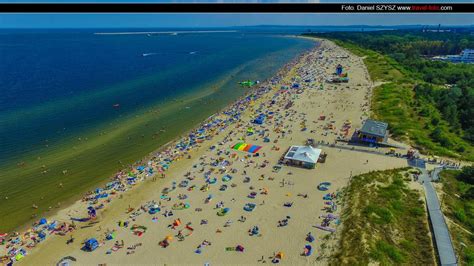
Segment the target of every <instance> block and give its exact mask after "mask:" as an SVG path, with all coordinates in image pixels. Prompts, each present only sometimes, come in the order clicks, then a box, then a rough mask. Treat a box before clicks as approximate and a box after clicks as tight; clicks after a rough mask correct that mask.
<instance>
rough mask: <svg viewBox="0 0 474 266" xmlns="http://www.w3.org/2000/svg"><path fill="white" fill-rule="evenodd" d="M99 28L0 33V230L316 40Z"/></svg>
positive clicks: (80, 186)
mask: <svg viewBox="0 0 474 266" xmlns="http://www.w3.org/2000/svg"><path fill="white" fill-rule="evenodd" d="M98 31H99V30H89V29H85V30H23V31H16V30H3V31H1V30H0V88H1V89H0V92H1V93H0V147H1V148H0V217H2V218H1V219H0V233H1V232H7V231H11V230H13V229H15V228H17V227H18V226H20V225H23V224H26V223H27V222H29V221H31V220H34V219H38V218H39V217H42V216H43V215H47V214H48V213H49V212H53V211H54V210H55V209H58V208H60V207H61V206H65V204H67V203H68V202H71V201H72V200H77V199H78V198H80V197H81V196H83V195H84V193H85V192H86V191H88V190H90V189H93V188H94V187H97V186H99V185H100V184H102V183H104V182H107V180H108V178H109V177H110V176H111V175H113V174H114V173H115V172H117V171H118V170H120V169H123V168H124V167H126V166H127V165H129V164H131V163H133V162H136V161H137V160H140V158H143V157H144V156H146V155H147V154H149V153H151V152H153V151H154V150H156V149H158V148H159V147H160V146H162V145H164V144H165V143H167V142H169V141H170V140H172V139H173V138H176V137H177V136H179V135H180V134H183V133H185V132H186V131H187V130H189V129H190V128H192V127H194V126H196V125H198V124H199V123H200V122H201V121H203V120H204V119H205V118H207V117H209V116H210V115H212V114H214V113H215V112H217V111H219V110H221V109H222V108H224V107H225V106H226V105H228V104H229V103H231V102H233V101H235V100H236V99H237V98H239V97H241V96H243V95H245V94H246V93H247V92H248V90H249V88H245V87H241V86H240V85H239V84H238V82H239V81H243V80H260V81H264V80H265V79H267V78H270V77H271V76H272V75H274V74H275V73H276V72H277V71H278V70H279V69H280V68H281V67H282V66H283V65H284V64H286V63H287V62H289V61H290V60H292V59H293V58H295V57H296V56H297V55H298V54H301V53H302V52H304V51H307V50H309V49H311V48H312V47H314V45H315V42H313V41H310V40H306V39H302V38H294V37H290V36H287V35H282V34H277V33H275V32H270V33H268V32H255V31H253V32H249V31H245V30H232V31H225V32H223V31H219V32H193V31H192V30H191V31H188V32H186V33H180V31H178V30H176V31H174V32H176V33H168V31H167V33H152V34H96V33H97V32H98ZM100 32H108V33H110V32H120V30H117V29H114V30H113V31H108V30H107V29H104V30H101V31H100ZM122 32H129V30H123V31H122ZM33 205H35V206H37V208H33Z"/></svg>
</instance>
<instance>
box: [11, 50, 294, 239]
mask: <svg viewBox="0 0 474 266" xmlns="http://www.w3.org/2000/svg"><path fill="white" fill-rule="evenodd" d="M295 51H297V50H295ZM269 56H272V54H270V55H269ZM283 58H284V57H283ZM293 59H294V58H293ZM293 59H292V60H293ZM278 60H280V59H278ZM252 62H253V61H252ZM280 62H284V61H283V60H280V61H279V64H280ZM252 64H254V63H252ZM279 64H278V65H279ZM245 66H247V64H245ZM239 69H240V67H239ZM249 69H250V68H249ZM266 69H267V68H262V70H266ZM232 71H234V70H232ZM235 71H241V70H235ZM246 71H247V70H246ZM247 72H248V71H247ZM232 73H234V72H231V74H232ZM245 73H246V72H244V74H245ZM262 73H263V72H262ZM274 74H275V72H273V71H272V72H271V74H269V76H271V75H274ZM267 77H268V76H267ZM218 82H221V80H220V79H219V80H218ZM226 82H227V81H226ZM229 84H230V83H229ZM206 85H209V84H206ZM226 86H227V85H226ZM209 88H210V87H209ZM210 90H211V91H212V90H213V88H210ZM246 90H247V89H245V91H243V89H242V92H239V94H240V93H245V95H246V94H248V93H249V92H246ZM186 95H187V94H186ZM216 97H217V96H216ZM227 98H229V99H230V98H231V97H230V96H229V97H226V99H227ZM206 99H207V98H206ZM209 99H210V98H209ZM213 99H214V98H213ZM241 99H242V97H239V98H237V99H234V100H232V101H230V102H229V103H228V104H225V106H224V107H223V108H221V106H222V104H221V103H217V106H218V108H219V109H217V108H211V106H210V105H208V106H205V107H204V108H203V111H202V112H201V111H198V112H199V115H197V116H196V117H197V118H196V119H192V120H194V121H191V120H190V119H183V120H186V123H185V127H186V128H189V130H186V131H184V133H181V132H179V133H181V135H180V136H183V134H184V135H185V134H187V133H188V132H189V131H191V130H193V128H196V127H199V126H200V125H201V124H202V123H203V121H205V120H202V117H204V116H205V114H206V113H213V114H216V111H215V110H218V112H217V113H219V112H221V111H222V110H223V109H226V108H227V107H228V106H230V105H232V104H233V103H234V102H235V101H238V100H241ZM225 102H227V100H226V101H225ZM193 103H195V104H193V106H192V108H193V109H194V108H198V107H199V101H196V102H193ZM177 105H179V109H180V110H181V109H183V108H184V106H185V105H186V103H177ZM212 105H214V103H212ZM177 108H178V107H177ZM185 113H186V111H180V114H183V115H185ZM171 114H172V113H170V112H168V113H167V114H165V116H166V118H165V120H167V121H169V120H170V119H169V117H171V116H172V115H171ZM141 117H143V119H142V118H139V119H140V121H142V122H143V123H142V122H139V123H141V124H144V123H145V122H146V121H145V120H150V119H146V117H150V118H151V117H152V115H149V116H148V115H146V117H145V116H143V114H141ZM153 117H154V115H153ZM151 119H153V121H155V120H156V119H155V118H151ZM160 119H161V118H160ZM160 119H158V120H156V121H161V120H160ZM206 119H209V117H206ZM188 120H190V121H188ZM122 121H123V120H122ZM150 121H151V120H150ZM114 124H116V123H115V122H114ZM167 124H169V123H167ZM140 127H142V126H140ZM154 127H155V128H158V126H154ZM143 128H144V126H143ZM130 129H133V127H129V126H125V128H124V127H123V126H120V128H119V129H117V130H119V131H120V132H118V131H117V130H115V129H114V131H113V132H110V133H109V132H107V136H108V137H105V138H106V139H105V141H107V142H109V140H110V139H111V138H115V136H116V135H117V136H118V135H119V134H120V136H118V137H119V138H120V139H121V138H122V137H121V136H122V135H123V136H124V137H126V135H128V134H129V133H128V132H132V131H131V130H130ZM181 130H182V129H178V128H177V129H176V130H175V129H172V130H167V132H166V133H161V134H162V135H160V137H158V138H157V139H158V141H159V139H160V138H162V139H163V142H165V141H166V140H168V139H169V140H168V141H166V142H165V143H163V144H161V145H157V146H155V148H154V149H153V151H150V150H151V149H150V148H152V147H150V146H149V145H148V144H149V143H151V141H148V139H147V141H146V142H144V143H145V144H147V146H146V147H147V148H146V149H147V151H146V152H144V153H142V154H145V156H142V155H140V156H138V157H135V158H136V159H138V160H136V161H133V162H132V163H131V164H132V165H133V164H136V163H137V162H140V160H142V161H143V160H144V158H149V157H150V156H153V154H154V153H156V152H157V149H156V147H158V149H163V147H164V146H167V145H169V144H170V143H172V142H173V141H175V140H176V139H177V137H175V135H174V133H175V132H178V131H181ZM125 131H126V132H125ZM124 132H125V133H124ZM116 133H117V134H116ZM97 134H99V132H97ZM137 134H138V133H137ZM89 135H90V134H89ZM92 135H94V136H95V134H92ZM92 135H91V136H92ZM86 136H87V135H86ZM137 137H139V136H138V135H137ZM147 137H148V135H147ZM150 137H151V136H150ZM170 137H173V138H171V139H170ZM96 139H97V138H95V139H92V137H91V139H90V140H89V141H88V142H81V143H83V144H78V145H79V147H80V148H79V151H78V152H74V151H73V150H70V151H71V155H69V154H66V155H67V156H69V157H68V159H67V161H72V160H73V159H74V158H76V157H79V156H81V154H87V153H82V150H83V149H90V147H92V146H93V147H92V148H94V147H96V148H97V149H98V148H99V145H100V143H99V142H102V140H103V138H102V137H100V139H97V140H96ZM91 140H92V141H91ZM73 141H74V139H73ZM122 142H125V141H122ZM135 142H137V141H135ZM153 142H154V141H153ZM110 143H111V142H110ZM138 143H141V142H140V141H138ZM72 145H76V144H74V143H72V144H71V145H69V144H67V146H64V145H60V146H56V147H53V148H54V149H60V148H61V149H62V147H63V146H64V147H66V148H70V147H69V146H72ZM108 145H109V144H108ZM96 148H94V149H95V150H96ZM113 149H115V148H113V146H112V147H111V148H109V147H107V150H110V151H112V150H113ZM138 149H139V148H134V150H138ZM115 150H117V149H115ZM149 151H150V152H149ZM68 153H69V152H68ZM34 158H36V157H34ZM49 158H51V156H50V157H48V158H46V157H45V158H42V161H44V162H46V161H48V163H46V164H47V165H48V166H53V168H58V167H56V163H55V162H54V165H53V163H51V162H49ZM58 158H59V156H58ZM61 158H62V157H61ZM127 158H131V157H130V156H127ZM135 158H134V159H135ZM79 160H82V159H79ZM55 161H56V160H55ZM78 162H79V161H78ZM109 162H112V160H108V161H107V165H108V166H107V168H111V169H112V168H113V170H112V171H110V172H109V175H103V176H104V177H105V176H107V178H101V180H103V181H101V182H98V183H96V185H90V186H89V184H92V183H93V182H95V181H90V182H89V181H87V180H86V181H87V184H86V183H84V184H85V185H84V186H83V187H86V186H87V187H88V188H87V189H86V190H83V191H81V192H80V193H77V194H74V195H73V196H74V199H71V197H70V198H68V199H66V200H65V199H64V198H61V200H56V201H48V202H46V201H44V202H45V203H43V201H41V200H39V197H40V196H41V194H38V196H37V197H36V196H35V197H36V198H37V199H34V200H31V201H32V203H35V204H37V205H39V206H40V209H41V208H42V209H44V212H43V214H41V215H46V216H51V215H54V213H57V212H58V211H59V210H60V209H63V208H64V206H69V205H71V204H73V203H74V202H75V201H76V200H80V199H81V198H82V196H83V195H84V191H90V189H94V188H95V187H99V186H102V185H103V184H105V183H106V182H108V180H110V177H113V176H114V174H115V173H116V171H117V169H118V167H120V165H119V164H117V167H115V165H113V166H110V165H112V164H111V163H109ZM114 162H115V161H113V162H112V163H114ZM32 163H34V166H33V165H32V167H29V168H31V169H29V168H28V169H27V171H29V172H32V171H34V170H33V168H36V167H37V165H38V164H39V165H41V163H39V161H38V162H37V161H35V160H33V161H32ZM50 164H51V165H50ZM124 164H125V165H129V162H128V161H124ZM81 165H84V163H82V162H81ZM38 167H39V166H38ZM120 168H121V167H120ZM129 168H130V167H127V168H126V169H129ZM64 169H66V168H64ZM56 170H57V169H55V170H54V171H55V172H54V175H58V176H59V175H61V174H56V172H57V171H56ZM61 170H62V168H61ZM12 171H13V170H12ZM78 171H79V170H78V167H75V169H73V171H71V170H70V169H69V175H71V173H72V174H73V175H74V176H77V172H78ZM90 172H91V171H89V173H90ZM25 175H26V174H25ZM60 178H63V177H62V176H61V177H60ZM65 179H68V178H65ZM95 180H97V179H95ZM59 182H60V181H57V182H56V184H57V183H59ZM64 184H65V188H66V187H67V183H64ZM71 184H72V183H71ZM2 194H3V193H2ZM66 194H67V193H66ZM70 194H71V193H69V194H68V195H70ZM5 196H7V195H5ZM22 197H23V196H22ZM23 198H25V197H23ZM46 198H48V197H46ZM10 201H11V202H14V201H12V199H10ZM58 201H59V202H61V206H60V207H59V208H56V203H57V202H58ZM2 202H4V203H6V204H7V203H9V202H8V201H6V200H5V201H4V200H2ZM25 202H28V200H26V201H25ZM10 204H11V203H10ZM30 204H31V203H30ZM14 205H15V204H11V206H14ZM30 206H31V205H27V207H28V209H30ZM48 206H52V209H51V210H50V211H47V208H48ZM7 209H8V208H7ZM22 209H23V210H25V211H21V212H22V214H23V213H26V214H28V213H29V214H28V216H29V215H30V214H32V213H38V211H36V210H34V209H32V210H31V211H29V210H27V209H26V207H25V208H22ZM15 213H20V211H18V212H15ZM38 218H40V214H39V213H38ZM33 219H37V218H33ZM30 221H31V220H30ZM11 222H14V219H13V221H11ZM11 224H12V223H10V224H9V225H11ZM28 226H30V222H29V221H28V222H26V223H25V224H20V225H19V226H17V227H15V229H14V230H16V231H17V230H19V229H20V230H21V229H25V228H28Z"/></svg>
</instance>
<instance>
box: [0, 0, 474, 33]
mask: <svg viewBox="0 0 474 266" xmlns="http://www.w3.org/2000/svg"><path fill="white" fill-rule="evenodd" d="M312 1H313V0H307V1H304V0H300V1H290V0H283V1H278V0H235V1H229V0H225V1H223V0H194V1H193V0H187V1H177V0H161V1H157V0H153V1H152V0H140V2H312ZM382 1H383V0H382ZM382 1H381V0H378V1H376V2H382ZM0 2H11V3H12V2H131V1H130V0H0ZM136 2H138V1H136ZM322 2H336V1H329V0H324V1H322ZM344 2H359V3H360V2H364V1H363V0H345V1H344ZM368 2H375V1H368ZM392 2H393V1H392ZM410 2H424V0H411V1H410ZM446 2H471V0H467V1H465V0H461V1H460V0H456V1H454V0H453V1H446V0H445V1H444V3H446ZM439 23H441V24H442V25H473V24H474V16H473V15H472V14H342V13H340V14H1V13H0V27H2V28H51V27H54V28H71V27H73V28H81V27H87V28H90V27H98V28H101V27H102V28H105V27H119V28H124V27H227V26H248V25H312V26H318V25H355V24H357V25H361V24H363V25H409V24H432V25H437V24H439Z"/></svg>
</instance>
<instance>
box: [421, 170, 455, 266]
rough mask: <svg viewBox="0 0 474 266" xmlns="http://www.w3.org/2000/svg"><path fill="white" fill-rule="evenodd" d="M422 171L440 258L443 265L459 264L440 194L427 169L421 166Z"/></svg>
mask: <svg viewBox="0 0 474 266" xmlns="http://www.w3.org/2000/svg"><path fill="white" fill-rule="evenodd" d="M421 171H422V174H421V175H420V181H423V186H424V188H425V196H426V204H427V207H428V213H429V217H430V221H431V226H432V228H433V235H434V239H435V242H436V247H437V250H438V255H439V260H440V262H441V265H457V262H456V254H455V253H454V248H453V243H452V241H451V236H450V235H449V230H448V226H447V224H446V221H445V220H444V216H443V213H442V212H441V206H440V203H439V200H438V196H437V195H436V191H435V189H434V187H433V184H432V183H431V179H430V177H429V175H428V172H427V170H426V169H424V168H421ZM437 174H438V172H437V171H435V175H436V176H437ZM436 178H437V177H436Z"/></svg>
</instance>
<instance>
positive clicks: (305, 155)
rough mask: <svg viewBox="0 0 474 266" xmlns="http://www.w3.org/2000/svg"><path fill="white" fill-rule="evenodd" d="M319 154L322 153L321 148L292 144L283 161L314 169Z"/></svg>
mask: <svg viewBox="0 0 474 266" xmlns="http://www.w3.org/2000/svg"><path fill="white" fill-rule="evenodd" d="M319 155H321V149H316V148H313V147H311V146H291V147H290V148H289V149H288V151H287V152H286V154H285V156H284V157H283V163H285V164H287V165H294V166H300V167H304V168H308V169H314V168H315V167H316V163H317V162H318V159H319Z"/></svg>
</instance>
